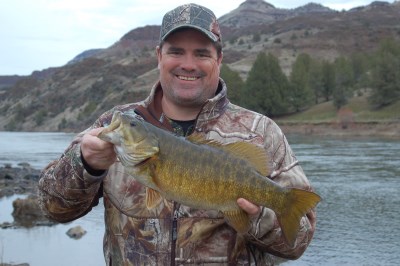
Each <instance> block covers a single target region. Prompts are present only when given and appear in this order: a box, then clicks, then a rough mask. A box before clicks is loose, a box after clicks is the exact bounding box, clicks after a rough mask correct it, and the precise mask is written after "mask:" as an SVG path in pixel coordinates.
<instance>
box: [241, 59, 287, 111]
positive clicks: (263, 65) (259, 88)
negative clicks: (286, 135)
mask: <svg viewBox="0 0 400 266" xmlns="http://www.w3.org/2000/svg"><path fill="white" fill-rule="evenodd" d="M288 86H289V83H288V80H287V78H286V76H285V74H284V73H283V72H282V69H281V67H280V66H279V62H278V59H277V58H275V57H274V56H273V55H272V54H268V55H266V54H265V53H263V52H261V53H259V54H258V55H257V58H256V60H255V62H254V64H253V66H252V68H251V70H250V72H249V76H248V78H247V80H246V89H245V92H246V95H248V96H247V98H246V105H247V107H249V108H251V109H253V110H255V111H257V112H259V113H263V114H266V115H268V116H271V117H273V116H277V115H281V114H285V113H286V112H287V111H288V104H287V92H288Z"/></svg>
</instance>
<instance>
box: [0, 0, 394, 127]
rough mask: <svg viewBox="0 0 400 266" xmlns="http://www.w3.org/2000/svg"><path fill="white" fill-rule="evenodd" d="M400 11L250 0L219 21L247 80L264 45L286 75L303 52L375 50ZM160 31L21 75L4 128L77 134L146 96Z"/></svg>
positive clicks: (3, 108) (144, 30) (150, 29)
mask: <svg viewBox="0 0 400 266" xmlns="http://www.w3.org/2000/svg"><path fill="white" fill-rule="evenodd" d="M399 13H400V4H399V2H395V3H393V4H389V3H386V2H373V3H371V4H370V5H368V6H362V7H358V8H355V9H352V10H349V11H340V12H338V11H334V10H331V9H329V8H326V7H324V6H321V5H318V4H311V3H310V4H307V5H305V6H302V7H298V8H295V9H279V8H275V7H274V6H273V5H271V4H269V3H267V2H265V1H263V0H247V1H245V2H243V3H242V4H241V5H240V6H239V7H238V8H237V9H235V10H233V11H232V12H230V13H228V14H226V15H224V16H222V17H221V18H220V19H219V20H220V24H221V31H222V34H223V46H224V48H223V49H224V62H225V63H227V64H228V65H229V66H230V67H231V68H232V69H233V70H236V71H238V72H239V73H240V75H241V77H242V78H243V79H245V78H246V77H247V73H248V71H249V70H250V68H251V66H252V64H253V62H254V60H255V58H256V56H257V54H258V53H259V52H261V51H265V52H270V53H272V54H274V55H275V56H276V57H277V58H279V61H280V64H281V67H282V68H283V69H284V71H285V73H289V72H290V69H291V65H292V63H293V62H294V60H295V58H296V56H297V55H299V54H300V53H308V54H309V55H311V56H312V57H314V58H318V59H321V60H322V59H326V60H333V59H335V58H336V57H338V56H340V55H344V56H348V55H351V54H352V53H354V52H356V51H360V50H361V51H365V52H368V51H374V50H375V49H376V48H377V46H378V43H379V40H381V39H382V38H385V37H392V38H395V39H396V40H400V28H399V26H398V14H399ZM159 29H160V26H158V25H152V26H144V27H140V28H136V29H133V30H131V31H129V32H128V33H126V34H125V35H124V36H122V37H121V39H120V40H118V41H116V43H115V44H114V45H112V46H110V47H108V48H106V49H95V50H91V51H85V52H83V53H82V54H80V55H78V56H77V57H76V58H74V59H72V60H71V61H70V62H69V63H68V64H66V65H65V66H63V67H58V68H49V69H46V70H43V71H35V72H33V74H32V75H30V76H27V77H23V78H21V79H17V80H16V81H14V82H15V83H14V84H13V85H12V86H11V87H9V88H8V89H4V90H2V91H0V130H16V131H74V132H78V131H80V130H83V129H84V128H86V127H88V126H89V125H90V124H91V123H92V122H93V121H94V120H95V119H96V118H97V116H98V115H99V114H101V113H102V112H104V111H106V110H108V109H109V108H111V107H112V106H113V105H115V104H120V103H126V102H132V101H137V100H141V99H143V98H144V97H145V96H146V95H147V94H148V91H149V89H150V88H151V86H152V85H153V84H154V83H155V82H156V80H157V77H158V71H157V68H156V67H157V60H156V57H155V54H154V48H155V46H156V45H157V43H158V38H159ZM255 36H258V38H255Z"/></svg>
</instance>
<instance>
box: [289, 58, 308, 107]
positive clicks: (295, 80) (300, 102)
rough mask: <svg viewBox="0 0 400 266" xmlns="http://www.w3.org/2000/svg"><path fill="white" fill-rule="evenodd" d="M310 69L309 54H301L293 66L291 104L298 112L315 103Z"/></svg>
mask: <svg viewBox="0 0 400 266" xmlns="http://www.w3.org/2000/svg"><path fill="white" fill-rule="evenodd" d="M310 68H311V57H310V56H309V55H308V54H300V55H299V56H298V57H297V58H296V61H295V62H294V64H293V66H292V72H291V73H290V96H289V102H290V104H291V107H293V108H294V110H295V111H296V112H298V111H300V110H302V109H304V108H306V107H309V106H310V105H311V103H312V101H313V93H312V90H311V87H310Z"/></svg>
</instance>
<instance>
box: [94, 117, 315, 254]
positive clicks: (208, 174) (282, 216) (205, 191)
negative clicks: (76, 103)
mask: <svg viewBox="0 0 400 266" xmlns="http://www.w3.org/2000/svg"><path fill="white" fill-rule="evenodd" d="M99 138H101V139H103V140H105V141H109V142H111V143H113V144H114V145H115V147H116V148H115V150H116V152H117V155H118V157H119V158H120V160H121V162H122V164H123V165H124V167H125V168H126V169H127V172H128V173H130V174H131V175H132V177H133V178H135V179H136V180H137V181H139V182H141V183H142V184H144V185H145V186H147V187H148V189H147V193H148V195H150V196H149V197H147V201H148V202H147V206H148V208H153V207H154V206H155V205H156V204H157V203H158V202H159V200H160V198H162V197H164V198H167V199H169V200H174V201H177V202H180V203H182V204H184V205H187V206H190V207H192V208H197V209H215V210H219V211H221V212H223V214H224V216H225V218H226V220H227V221H228V223H229V224H230V225H231V226H233V227H234V228H235V229H236V231H238V232H239V233H245V232H247V230H248V228H249V223H250V221H249V217H248V215H247V214H246V213H245V212H244V211H243V210H242V209H240V207H239V206H238V205H237V199H238V198H245V199H247V200H250V201H251V202H253V203H255V204H257V205H260V206H265V207H267V208H270V209H272V210H273V211H274V212H275V213H276V216H277V219H278V222H279V224H280V225H281V228H282V232H283V234H284V237H285V239H286V240H287V243H288V244H289V245H290V246H293V245H294V242H295V239H296V235H297V232H298V230H299V227H300V219H301V217H302V216H303V215H305V214H306V212H307V211H308V210H310V209H311V208H314V207H315V206H316V205H317V203H318V202H319V201H320V197H319V196H318V195H317V194H315V193H313V192H310V191H306V190H301V189H296V188H285V187H282V186H280V185H278V184H277V183H275V182H273V181H272V180H270V179H269V178H267V177H266V176H267V175H269V174H271V172H272V171H271V169H268V167H266V166H267V165H268V161H269V160H270V159H269V158H268V156H267V154H265V151H264V150H263V149H262V148H260V147H258V146H255V145H253V144H249V143H245V142H240V143H239V142H238V143H232V144H226V145H222V144H218V143H216V142H212V141H207V140H204V139H201V137H199V136H197V135H194V136H191V137H189V139H185V138H182V137H177V136H175V135H173V134H171V133H169V132H167V131H165V130H162V129H159V128H157V127H155V126H153V125H151V124H149V123H147V122H144V121H142V120H140V119H137V118H136V117H134V116H129V115H126V114H123V113H120V112H116V113H115V114H114V115H113V119H112V122H111V124H110V126H109V127H107V128H105V129H104V130H103V131H102V132H101V133H100V134H99Z"/></svg>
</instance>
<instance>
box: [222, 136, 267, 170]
mask: <svg viewBox="0 0 400 266" xmlns="http://www.w3.org/2000/svg"><path fill="white" fill-rule="evenodd" d="M222 148H223V149H224V150H226V151H228V152H230V153H232V154H234V155H236V156H237V157H240V158H243V159H245V160H246V161H248V162H249V163H250V164H251V165H252V166H253V167H254V168H255V169H256V170H257V171H258V172H259V173H260V174H261V175H263V176H268V175H270V174H271V173H272V162H271V160H270V158H269V157H268V155H267V151H266V150H264V149H263V148H262V147H260V146H257V145H255V144H253V143H249V142H244V141H241V142H234V143H229V144H226V145H223V146H222Z"/></svg>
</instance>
